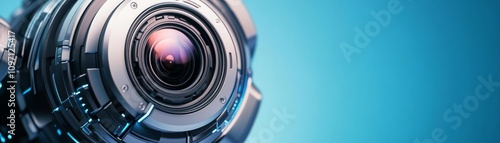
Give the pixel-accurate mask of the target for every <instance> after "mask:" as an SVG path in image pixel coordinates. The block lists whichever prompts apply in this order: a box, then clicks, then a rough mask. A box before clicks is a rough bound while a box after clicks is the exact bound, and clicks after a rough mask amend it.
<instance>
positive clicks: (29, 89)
mask: <svg viewBox="0 0 500 143" xmlns="http://www.w3.org/2000/svg"><path fill="white" fill-rule="evenodd" d="M30 91H31V87H30V88H28V89H26V90H25V91H24V92H23V95H26V94H28V92H30Z"/></svg>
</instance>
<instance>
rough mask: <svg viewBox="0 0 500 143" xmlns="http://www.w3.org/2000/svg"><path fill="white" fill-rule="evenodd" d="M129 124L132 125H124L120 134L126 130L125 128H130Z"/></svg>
mask: <svg viewBox="0 0 500 143" xmlns="http://www.w3.org/2000/svg"><path fill="white" fill-rule="evenodd" d="M128 126H130V123H127V124H125V127H123V129H122V131H121V132H120V134H122V133H123V132H125V130H126V129H127V128H128Z"/></svg>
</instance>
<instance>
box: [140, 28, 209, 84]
mask: <svg viewBox="0 0 500 143" xmlns="http://www.w3.org/2000/svg"><path fill="white" fill-rule="evenodd" d="M146 50H147V51H149V56H147V57H149V61H150V65H149V68H150V70H151V71H152V73H153V75H154V76H155V77H156V79H157V80H159V82H160V83H163V84H164V85H165V87H166V88H168V89H182V88H185V87H186V86H189V85H190V84H192V83H193V82H194V81H193V80H194V79H195V78H196V75H197V74H198V73H199V71H200V67H199V65H200V59H199V56H197V55H196V51H195V50H196V47H195V46H194V44H193V42H192V41H191V40H190V39H189V38H188V36H186V34H184V33H182V32H181V31H179V30H176V29H160V30H157V31H154V32H153V33H152V34H151V35H150V36H149V38H148V41H147V47H146Z"/></svg>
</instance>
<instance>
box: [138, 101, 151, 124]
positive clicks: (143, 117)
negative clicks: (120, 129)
mask: <svg viewBox="0 0 500 143" xmlns="http://www.w3.org/2000/svg"><path fill="white" fill-rule="evenodd" d="M154 107H155V105H151V107H150V108H149V109H148V112H146V114H145V115H144V116H142V117H141V118H140V119H139V120H137V122H139V123H140V122H142V121H143V120H144V119H146V118H147V117H148V116H149V114H151V112H152V111H153V108H154Z"/></svg>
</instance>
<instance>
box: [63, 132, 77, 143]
mask: <svg viewBox="0 0 500 143" xmlns="http://www.w3.org/2000/svg"><path fill="white" fill-rule="evenodd" d="M66 134H68V136H69V138H71V139H72V140H73V141H75V143H80V142H79V141H77V140H76V139H75V137H73V136H72V135H71V134H70V133H69V132H67V133H66Z"/></svg>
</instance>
